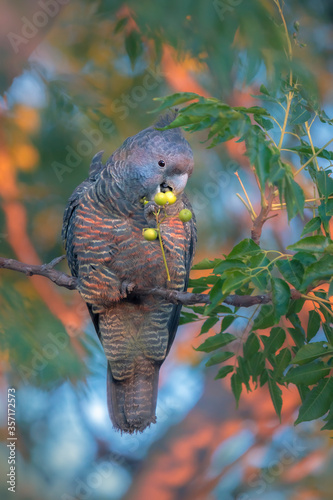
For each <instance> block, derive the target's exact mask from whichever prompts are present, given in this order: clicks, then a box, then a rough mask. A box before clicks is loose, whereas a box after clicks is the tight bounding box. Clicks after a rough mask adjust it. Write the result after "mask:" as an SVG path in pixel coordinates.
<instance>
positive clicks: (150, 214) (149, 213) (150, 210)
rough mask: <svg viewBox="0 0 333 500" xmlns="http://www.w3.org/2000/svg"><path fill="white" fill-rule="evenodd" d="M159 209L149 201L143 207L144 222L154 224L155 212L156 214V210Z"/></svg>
mask: <svg viewBox="0 0 333 500" xmlns="http://www.w3.org/2000/svg"><path fill="white" fill-rule="evenodd" d="M160 208H161V207H159V206H158V205H157V204H156V203H155V202H154V201H149V202H148V203H147V204H146V205H145V206H144V209H143V213H144V216H145V219H146V221H147V222H149V223H151V222H155V221H156V215H157V212H158V210H159V209H160ZM155 225H156V224H155ZM154 227H155V226H154Z"/></svg>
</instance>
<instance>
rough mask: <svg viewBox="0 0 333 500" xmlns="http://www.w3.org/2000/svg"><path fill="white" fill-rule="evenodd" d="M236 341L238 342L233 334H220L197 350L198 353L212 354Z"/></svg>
mask: <svg viewBox="0 0 333 500" xmlns="http://www.w3.org/2000/svg"><path fill="white" fill-rule="evenodd" d="M234 340H236V337H235V336H234V335H232V334H231V333H218V334H217V335H214V336H213V337H209V338H208V339H206V340H205V342H204V343H203V344H201V345H200V346H199V347H197V348H196V351H203V352H212V351H215V350H216V349H218V348H219V347H223V346H225V345H227V344H230V342H233V341H234Z"/></svg>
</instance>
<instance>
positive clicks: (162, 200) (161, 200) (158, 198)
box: [154, 192, 168, 206]
mask: <svg viewBox="0 0 333 500" xmlns="http://www.w3.org/2000/svg"><path fill="white" fill-rule="evenodd" d="M154 201H155V203H156V204H157V205H162V206H163V205H166V204H167V202H168V200H167V197H166V194H165V193H162V192H160V193H157V194H156V195H155V198H154Z"/></svg>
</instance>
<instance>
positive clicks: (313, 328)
mask: <svg viewBox="0 0 333 500" xmlns="http://www.w3.org/2000/svg"><path fill="white" fill-rule="evenodd" d="M320 325H321V319H320V316H319V314H318V313H317V311H310V312H309V322H308V329H307V332H306V338H307V340H308V342H310V340H311V339H313V337H314V336H315V335H316V333H317V332H318V330H319V328H320Z"/></svg>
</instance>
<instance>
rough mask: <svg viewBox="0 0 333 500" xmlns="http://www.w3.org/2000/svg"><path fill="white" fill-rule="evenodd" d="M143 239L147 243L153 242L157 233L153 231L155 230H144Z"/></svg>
mask: <svg viewBox="0 0 333 500" xmlns="http://www.w3.org/2000/svg"><path fill="white" fill-rule="evenodd" d="M143 237H144V239H145V240H147V241H154V240H156V238H157V232H156V231H155V229H145V230H144V233H143Z"/></svg>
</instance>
